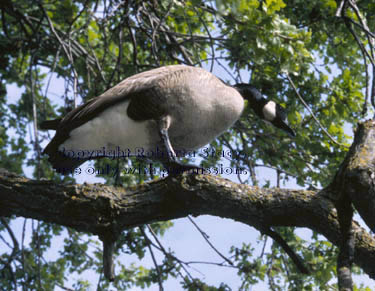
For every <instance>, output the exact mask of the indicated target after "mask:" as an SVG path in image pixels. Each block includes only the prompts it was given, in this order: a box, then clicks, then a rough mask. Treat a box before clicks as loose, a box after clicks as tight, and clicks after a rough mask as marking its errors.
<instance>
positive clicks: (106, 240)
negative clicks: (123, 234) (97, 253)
mask: <svg viewBox="0 0 375 291" xmlns="http://www.w3.org/2000/svg"><path fill="white" fill-rule="evenodd" d="M99 239H100V240H101V241H102V242H103V272H104V277H105V278H106V279H107V280H109V281H114V279H115V265H114V262H113V256H114V252H115V244H116V240H117V235H115V234H114V233H113V232H109V231H108V232H103V233H101V234H99Z"/></svg>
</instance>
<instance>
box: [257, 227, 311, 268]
mask: <svg viewBox="0 0 375 291" xmlns="http://www.w3.org/2000/svg"><path fill="white" fill-rule="evenodd" d="M261 232H262V233H264V234H266V235H268V236H269V237H271V238H272V239H273V240H274V241H275V242H277V243H278V244H279V245H280V247H281V248H282V249H283V250H284V251H285V252H286V253H287V254H288V256H289V258H290V259H291V260H292V261H293V263H294V264H295V265H296V267H297V268H298V270H299V271H300V272H301V273H302V274H306V275H309V274H310V271H309V270H308V269H307V268H306V267H305V265H304V264H303V262H302V259H301V258H300V257H299V256H298V255H297V254H296V253H295V252H294V251H293V250H292V248H291V247H290V246H289V245H288V244H287V242H286V241H285V240H284V239H283V238H282V237H281V236H280V235H279V234H278V233H277V232H275V231H273V230H272V229H271V228H270V227H265V228H264V229H262V230H261Z"/></svg>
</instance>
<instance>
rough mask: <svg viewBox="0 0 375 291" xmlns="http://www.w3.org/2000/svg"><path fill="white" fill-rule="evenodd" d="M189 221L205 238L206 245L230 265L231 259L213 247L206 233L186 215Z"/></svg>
mask: <svg viewBox="0 0 375 291" xmlns="http://www.w3.org/2000/svg"><path fill="white" fill-rule="evenodd" d="M187 218H188V219H189V220H190V222H191V223H192V224H193V225H194V226H195V228H196V229H197V230H198V231H199V232H200V234H201V235H202V237H203V238H204V239H205V241H206V242H207V243H208V245H209V246H210V247H211V248H212V249H213V250H214V251H215V252H216V253H217V254H218V255H219V256H220V257H222V258H223V259H224V260H225V261H226V262H227V263H228V264H230V265H232V266H233V262H232V261H231V260H229V259H228V258H227V257H226V256H224V255H223V254H222V253H220V252H219V250H218V249H217V248H215V246H214V245H213V244H212V243H211V242H210V241H209V239H208V237H209V236H208V235H207V234H206V233H205V232H204V231H203V230H202V229H201V228H200V227H199V226H198V225H197V224H196V223H195V221H194V220H193V219H192V218H191V217H190V216H188V217H187Z"/></svg>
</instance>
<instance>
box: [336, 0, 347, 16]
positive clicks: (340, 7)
mask: <svg viewBox="0 0 375 291" xmlns="http://www.w3.org/2000/svg"><path fill="white" fill-rule="evenodd" d="M346 1H347V0H342V1H341V3H340V5H339V7H337V10H336V17H341V16H342V15H343V13H342V10H343V8H344V5H345V2H346Z"/></svg>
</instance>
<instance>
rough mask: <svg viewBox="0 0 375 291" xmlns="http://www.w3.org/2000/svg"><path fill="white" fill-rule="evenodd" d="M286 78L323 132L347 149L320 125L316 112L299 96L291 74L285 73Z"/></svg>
mask: <svg viewBox="0 0 375 291" xmlns="http://www.w3.org/2000/svg"><path fill="white" fill-rule="evenodd" d="M285 75H286V77H287V78H288V81H289V83H290V84H291V85H292V87H293V89H294V91H295V92H296V94H297V96H298V98H299V99H300V100H301V102H302V104H303V106H305V108H306V109H307V110H308V111H309V112H310V114H311V116H312V117H313V118H314V120H315V121H316V123H317V124H318V125H319V127H320V128H321V129H322V130H323V132H324V133H325V134H326V135H327V136H328V138H329V139H330V140H331V141H332V142H334V143H335V144H337V145H339V146H342V147H345V148H348V146H346V145H344V144H341V143H339V142H337V141H336V140H334V138H333V137H332V136H331V135H330V134H329V132H328V131H327V130H326V129H325V128H324V127H323V125H322V124H321V123H320V121H319V119H318V118H317V117H316V116H315V114H314V112H313V111H312V110H311V108H310V107H309V105H307V103H306V102H305V100H304V99H303V98H302V96H301V95H300V94H299V92H298V90H297V88H296V86H295V85H294V82H293V81H292V79H291V78H290V76H289V74H288V73H285Z"/></svg>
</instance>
